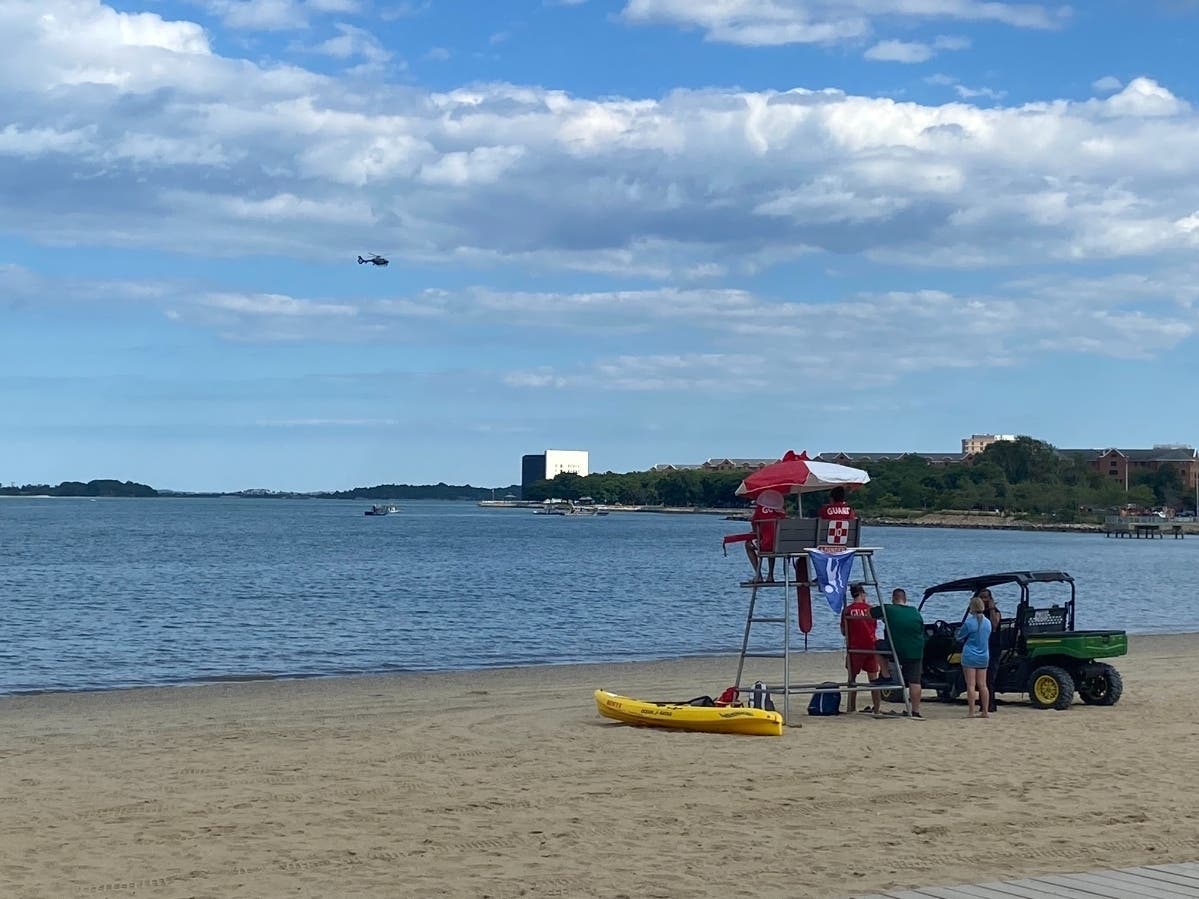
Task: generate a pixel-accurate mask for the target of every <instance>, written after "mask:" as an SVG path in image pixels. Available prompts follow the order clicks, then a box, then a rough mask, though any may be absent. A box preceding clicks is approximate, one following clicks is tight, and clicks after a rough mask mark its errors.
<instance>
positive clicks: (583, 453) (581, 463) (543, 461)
mask: <svg viewBox="0 0 1199 899" xmlns="http://www.w3.org/2000/svg"><path fill="white" fill-rule="evenodd" d="M589 462H590V460H589V456H588V453H587V450H556V449H547V450H546V451H545V452H544V453H534V454H531V455H527V456H521V458H520V486H521V487H528V486H529V485H530V484H532V483H533V482H535V481H552V480H553V479H554V478H556V477H557V476H558V475H560V474H577V475H578V476H579V477H582V478H585V477H587V474H588V465H589Z"/></svg>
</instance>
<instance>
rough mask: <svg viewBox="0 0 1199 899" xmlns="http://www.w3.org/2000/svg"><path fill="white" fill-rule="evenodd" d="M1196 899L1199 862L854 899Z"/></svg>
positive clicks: (1050, 875) (1198, 892)
mask: <svg viewBox="0 0 1199 899" xmlns="http://www.w3.org/2000/svg"><path fill="white" fill-rule="evenodd" d="M1183 896H1194V897H1199V862H1186V863H1185V864H1179V865H1150V866H1148V867H1144V868H1121V869H1120V870H1118V871H1092V872H1091V873H1089V874H1046V875H1044V876H1042V877H1025V878H1023V879H1022V880H1005V881H1003V882H1002V883H1001V882H999V881H994V882H992V883H977V884H969V885H964V886H955V887H921V888H920V889H918V890H892V891H890V892H887V893H871V894H869V895H863V894H858V895H856V896H855V899H1182V897H1183Z"/></svg>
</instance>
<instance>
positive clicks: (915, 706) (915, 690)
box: [908, 684, 920, 715]
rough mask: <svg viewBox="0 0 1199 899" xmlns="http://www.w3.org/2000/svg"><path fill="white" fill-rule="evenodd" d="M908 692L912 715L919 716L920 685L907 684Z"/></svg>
mask: <svg viewBox="0 0 1199 899" xmlns="http://www.w3.org/2000/svg"><path fill="white" fill-rule="evenodd" d="M908 692H909V693H911V694H912V714H913V715H919V714H920V684H908Z"/></svg>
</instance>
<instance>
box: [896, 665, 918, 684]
mask: <svg viewBox="0 0 1199 899" xmlns="http://www.w3.org/2000/svg"><path fill="white" fill-rule="evenodd" d="M923 669H924V659H900V660H899V670H900V671H902V672H903V682H904V683H905V684H918V683H920V674H921V672H922V671H923Z"/></svg>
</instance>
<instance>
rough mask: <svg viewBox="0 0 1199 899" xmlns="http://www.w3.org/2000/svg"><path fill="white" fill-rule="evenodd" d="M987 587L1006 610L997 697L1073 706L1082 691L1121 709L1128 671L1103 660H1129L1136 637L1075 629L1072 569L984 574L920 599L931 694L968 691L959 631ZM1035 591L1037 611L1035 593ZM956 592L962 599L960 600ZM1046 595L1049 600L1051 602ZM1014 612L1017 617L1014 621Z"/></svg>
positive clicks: (1086, 697)
mask: <svg viewBox="0 0 1199 899" xmlns="http://www.w3.org/2000/svg"><path fill="white" fill-rule="evenodd" d="M984 587H985V588H988V589H989V590H991V595H992V596H994V597H995V600H996V603H997V604H998V606H999V609H1000V612H1002V613H1004V617H1003V618H1002V620H1001V623H1000V626H999V647H1000V656H999V670H998V673H997V675H996V683H995V692H996V693H998V694H1003V693H1027V694H1028V698H1029V702H1030V703H1031V704H1032V706H1033V708H1038V709H1066V708H1069V707H1070V703H1071V702H1072V701H1073V700H1074V693H1075V691H1077V692H1078V695H1079V697H1080V698H1081V699H1082V701H1083V702H1085V703H1088V704H1090V705H1115V704H1116V702H1117V701H1118V700H1119V699H1120V694H1121V693H1122V692H1123V690H1124V684H1123V682H1122V681H1121V679H1120V673H1119V672H1118V671H1117V670H1116V669H1115V668H1113V667H1112V666H1111V665H1109V664H1108V663H1106V662H1101V661H1098V660H1099V659H1109V658H1114V657H1116V656H1122V655H1125V654H1126V653H1127V652H1128V636H1127V634H1126V633H1125V632H1124V631H1079V630H1075V629H1074V605H1075V590H1074V578H1072V577H1071V576H1070V575H1068V574H1066V573H1065V572H1064V571H1008V572H1003V573H1001V574H984V575H980V576H978V577H968V578H962V579H961V580H957V581H949V582H948V583H945V584H939V585H938V586H936V587H929V588H928V589H927V590H925V591H924V597H923V598H922V599H921V600H920V612H921V614H922V615H923V616H924V622H925V624H924V630H925V645H924V670H923V673H922V678H921V683H922V686H923V687H924V688H925V689H928V690H934V691H936V694H937V697H938V698H939V699H941V700H944V701H952V700H954V699H956V698H957V697H958V696H960V695H961V694H962V693H963V692H964V691H965V689H966V682H965V678H964V677H963V675H962V665H961V647H960V644H959V643H958V641H957V639H956V634H957V630H958V627H959V626H960V624H961V622H962V621H964V620H965V617H966V611H965V610H966V607H967V604H968V603H969V600H970V597H971V596H973V595H974V594H975V593H977V592H978V591H979V590H981V589H983V588H984ZM1034 587H1035V589H1036V592H1037V593H1038V597H1037V602H1038V605H1036V606H1034V605H1033V597H1032V595H1031V590H1030V588H1034ZM949 594H956V595H955V596H953V599H952V601H949V596H948V595H949ZM1044 596H1048V597H1049V600H1048V602H1047V603H1045V602H1044V601H1043V597H1044ZM1013 602H1014V608H1013ZM937 613H940V614H942V615H943V618H938V619H935V620H934V621H932V622H931V623H930V622H929V617H930V615H931V614H937ZM1007 613H1012V614H1011V617H1007ZM951 616H952V617H951ZM945 619H948V620H945ZM950 621H952V622H953V623H952V624H951V623H949V622H950Z"/></svg>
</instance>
